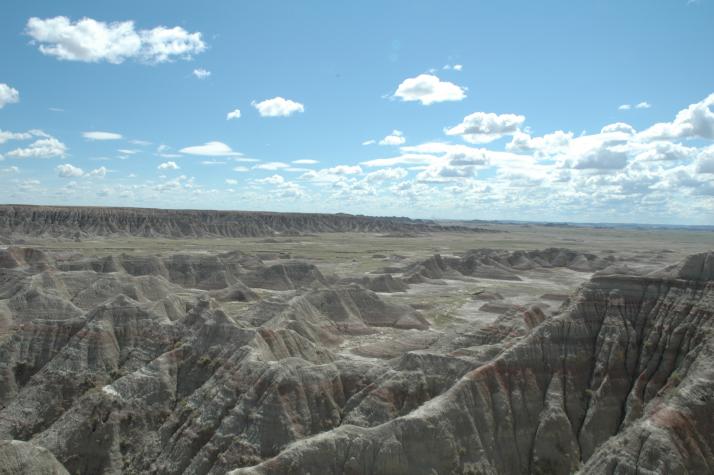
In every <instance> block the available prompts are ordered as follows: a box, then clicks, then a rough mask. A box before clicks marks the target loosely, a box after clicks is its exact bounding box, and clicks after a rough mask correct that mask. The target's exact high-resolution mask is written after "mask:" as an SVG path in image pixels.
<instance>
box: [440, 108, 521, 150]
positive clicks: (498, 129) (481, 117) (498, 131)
mask: <svg viewBox="0 0 714 475" xmlns="http://www.w3.org/2000/svg"><path fill="white" fill-rule="evenodd" d="M525 120H526V118H525V117H524V116H522V115H517V114H501V115H498V114H493V113H490V112H474V113H473V114H470V115H467V116H466V117H464V120H463V121H462V122H461V123H460V124H458V125H455V126H453V127H450V128H447V129H445V130H444V132H445V133H446V135H461V136H462V137H463V138H464V140H466V141H467V142H469V143H488V142H492V141H494V140H496V139H499V138H501V137H503V136H504V135H508V134H513V133H515V132H516V131H517V130H518V128H519V127H520V126H521V125H522V124H523V122H524V121H525Z"/></svg>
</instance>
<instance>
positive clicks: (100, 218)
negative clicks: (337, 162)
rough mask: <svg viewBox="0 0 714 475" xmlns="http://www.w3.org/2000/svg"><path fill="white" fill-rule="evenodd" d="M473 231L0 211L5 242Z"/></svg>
mask: <svg viewBox="0 0 714 475" xmlns="http://www.w3.org/2000/svg"><path fill="white" fill-rule="evenodd" d="M448 230H451V231H463V232H474V231H479V229H473V228H463V227H459V226H439V225H437V224H434V223H432V222H431V221H422V220H411V219H408V218H395V217H385V218H379V217H370V216H354V215H348V214H316V213H268V212H248V211H246V212H241V211H199V210H165V209H142V208H90V207H85V208H83V207H54V206H24V205H2V206H0V235H4V236H6V237H13V236H14V237H22V236H32V237H64V238H82V237H96V236H138V237H159V238H161V237H163V238H187V237H192V238H201V237H244V236H249V237H255V236H272V235H274V234H304V233H323V232H378V233H382V232H428V231H448Z"/></svg>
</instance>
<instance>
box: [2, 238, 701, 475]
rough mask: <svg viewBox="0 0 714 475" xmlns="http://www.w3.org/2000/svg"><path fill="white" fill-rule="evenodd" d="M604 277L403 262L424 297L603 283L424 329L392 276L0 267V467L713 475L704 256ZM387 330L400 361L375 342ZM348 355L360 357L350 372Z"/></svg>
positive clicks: (240, 265) (135, 266)
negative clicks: (553, 300) (554, 303)
mask: <svg viewBox="0 0 714 475" xmlns="http://www.w3.org/2000/svg"><path fill="white" fill-rule="evenodd" d="M472 256H477V257H475V258H474V257H472ZM597 259H598V258H596V257H595V256H593V257H592V258H591V257H588V256H583V255H578V254H573V253H570V252H569V251H567V250H562V249H560V250H545V251H537V252H527V253H522V254H521V253H516V254H501V253H500V251H498V252H494V251H474V252H471V253H467V255H465V256H461V257H458V258H456V257H448V258H447V257H444V258H440V257H434V258H432V259H429V260H427V261H426V262H420V263H418V264H417V265H414V266H408V268H407V269H408V270H409V271H410V272H413V273H414V275H417V274H418V275H422V276H423V278H424V279H432V278H433V279H437V278H442V277H444V276H445V275H446V276H449V275H451V274H450V273H452V272H453V273H455V274H453V275H454V276H456V277H459V276H461V277H472V276H473V275H478V272H479V268H481V267H482V266H488V267H494V268H499V269H501V270H507V271H508V272H510V273H513V274H514V275H515V276H516V277H518V273H519V272H522V271H524V270H522V269H525V270H532V269H533V268H534V266H539V268H548V267H553V266H555V267H568V268H571V267H572V268H582V269H585V270H588V271H592V270H594V269H602V270H600V271H599V272H598V273H596V274H595V275H594V276H593V277H592V278H591V279H590V281H588V282H587V283H586V284H585V285H583V286H581V287H580V288H579V289H578V290H577V292H575V293H574V294H573V295H571V296H570V298H569V299H568V300H567V301H566V303H565V304H564V305H563V307H562V308H561V309H560V310H559V311H558V312H556V314H554V315H553V314H550V313H548V314H546V313H544V312H543V311H542V310H541V309H540V307H538V306H532V307H530V308H527V309H522V310H518V309H514V310H512V311H505V312H503V313H499V314H494V316H493V319H492V320H491V321H488V322H485V323H484V322H481V323H478V322H476V321H474V322H471V321H464V323H463V324H461V325H460V326H458V327H456V328H455V329H454V330H453V331H451V330H449V331H443V332H436V331H432V330H431V329H430V323H429V321H428V320H427V319H425V318H424V316H423V315H422V314H421V313H420V311H419V310H415V309H414V308H412V307H410V306H409V305H406V304H403V303H397V302H396V301H393V300H390V297H392V296H396V295H398V294H403V293H404V292H405V291H409V284H408V282H407V281H405V280H404V281H403V280H393V279H388V278H371V277H370V278H369V279H364V280H358V281H355V280H351V279H340V278H335V279H332V278H327V277H325V276H324V275H323V274H322V273H321V272H320V270H319V269H318V268H317V267H315V266H314V265H311V264H309V263H305V262H299V261H289V260H286V261H285V262H282V263H280V264H272V265H269V264H267V263H263V262H262V261H261V260H260V259H259V258H257V257H254V256H250V255H247V254H244V253H241V252H238V251H235V252H230V253H224V254H215V255H209V254H174V255H168V256H136V255H126V254H124V255H114V256H106V257H102V258H91V259H90V258H88V259H84V258H67V257H66V256H64V255H58V256H52V255H45V254H44V253H42V252H40V251H37V250H34V249H27V248H9V249H5V250H2V251H0V439H1V440H3V442H0V464H1V463H2V461H3V460H7V461H10V462H9V463H13V464H15V465H14V466H17V467H20V468H23V467H28V468H27V470H31V469H36V470H37V471H38V473H66V472H65V471H64V470H66V471H67V472H69V473H82V474H85V473H92V474H95V473H96V474H110V473H161V474H176V473H186V474H223V473H227V472H231V471H233V473H236V474H269V473H270V474H272V473H275V474H278V473H280V474H283V473H288V474H289V473H295V474H298V473H299V474H303V473H308V472H309V473H321V474H322V473H324V474H332V473H334V474H341V473H355V474H373V473H377V474H393V473H397V474H399V473H404V474H407V473H408V474H433V473H493V474H496V473H498V474H521V473H523V474H525V473H555V474H559V473H563V474H565V473H571V472H573V471H575V470H577V469H581V470H582V471H583V472H584V473H593V474H594V473H623V474H624V473H635V472H636V471H639V472H641V473H710V472H711V471H712V469H713V468H714V463H713V460H714V457H713V455H712V454H713V452H714V435H713V434H714V420H712V418H711V414H712V413H714V370H713V369H712V368H714V366H713V365H712V362H713V361H714V254H712V253H708V254H699V255H694V256H691V257H690V258H688V259H686V260H685V261H683V262H681V263H680V264H678V265H675V266H671V267H668V268H665V269H662V270H660V271H657V272H652V273H650V274H647V275H644V274H642V273H636V272H628V273H621V272H619V271H618V270H617V268H615V267H606V265H607V264H608V263H609V261H607V262H606V261H602V262H600V261H598V260H597ZM586 263H587V264H586ZM489 272H490V270H489ZM440 273H441V274H440ZM444 273H445V274H444ZM420 285H423V284H420ZM366 286H367V287H372V288H374V289H376V290H378V291H379V293H376V292H374V291H372V290H370V289H369V288H366ZM394 291H396V293H389V292H394ZM490 297H493V299H494V300H498V297H499V296H497V295H495V294H494V295H490ZM385 331H386V332H388V333H389V334H390V335H392V336H394V337H395V338H398V340H395V341H398V343H393V344H390V345H384V344H380V341H379V337H380V335H382V333H381V332H385ZM352 339H360V341H363V342H365V343H367V344H363V345H362V346H360V351H358V352H357V355H352V356H349V355H346V353H345V351H344V344H345V343H349V342H350V341H352ZM358 355H359V356H358ZM32 460H36V461H37V464H38V465H31V464H30V465H22V464H29V463H30V462H31V461H32ZM33 463H34V462H33Z"/></svg>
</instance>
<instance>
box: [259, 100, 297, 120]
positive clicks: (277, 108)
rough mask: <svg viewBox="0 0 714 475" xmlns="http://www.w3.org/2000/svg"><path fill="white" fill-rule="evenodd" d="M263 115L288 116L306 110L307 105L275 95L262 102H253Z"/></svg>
mask: <svg viewBox="0 0 714 475" xmlns="http://www.w3.org/2000/svg"><path fill="white" fill-rule="evenodd" d="M251 105H252V106H253V107H255V108H256V109H257V110H258V113H259V114H260V116H261V117H288V116H291V115H293V114H295V113H296V112H305V106H304V105H303V104H300V103H299V102H295V101H293V100H290V99H285V98H283V97H279V96H278V97H273V98H272V99H266V100H264V101H260V102H255V101H253V102H251Z"/></svg>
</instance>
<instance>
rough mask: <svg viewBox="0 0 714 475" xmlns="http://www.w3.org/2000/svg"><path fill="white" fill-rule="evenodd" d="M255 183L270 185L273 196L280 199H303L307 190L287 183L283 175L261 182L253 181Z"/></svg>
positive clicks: (270, 177) (263, 179) (262, 179)
mask: <svg viewBox="0 0 714 475" xmlns="http://www.w3.org/2000/svg"><path fill="white" fill-rule="evenodd" d="M253 183H254V184H257V185H269V186H270V187H271V190H270V193H271V195H272V196H274V197H276V198H279V199H285V198H302V197H303V196H305V190H304V189H303V188H302V187H301V186H300V185H298V184H297V183H292V182H290V181H287V180H286V179H285V178H283V177H282V176H281V175H273V176H269V177H266V178H261V179H259V180H253Z"/></svg>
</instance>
